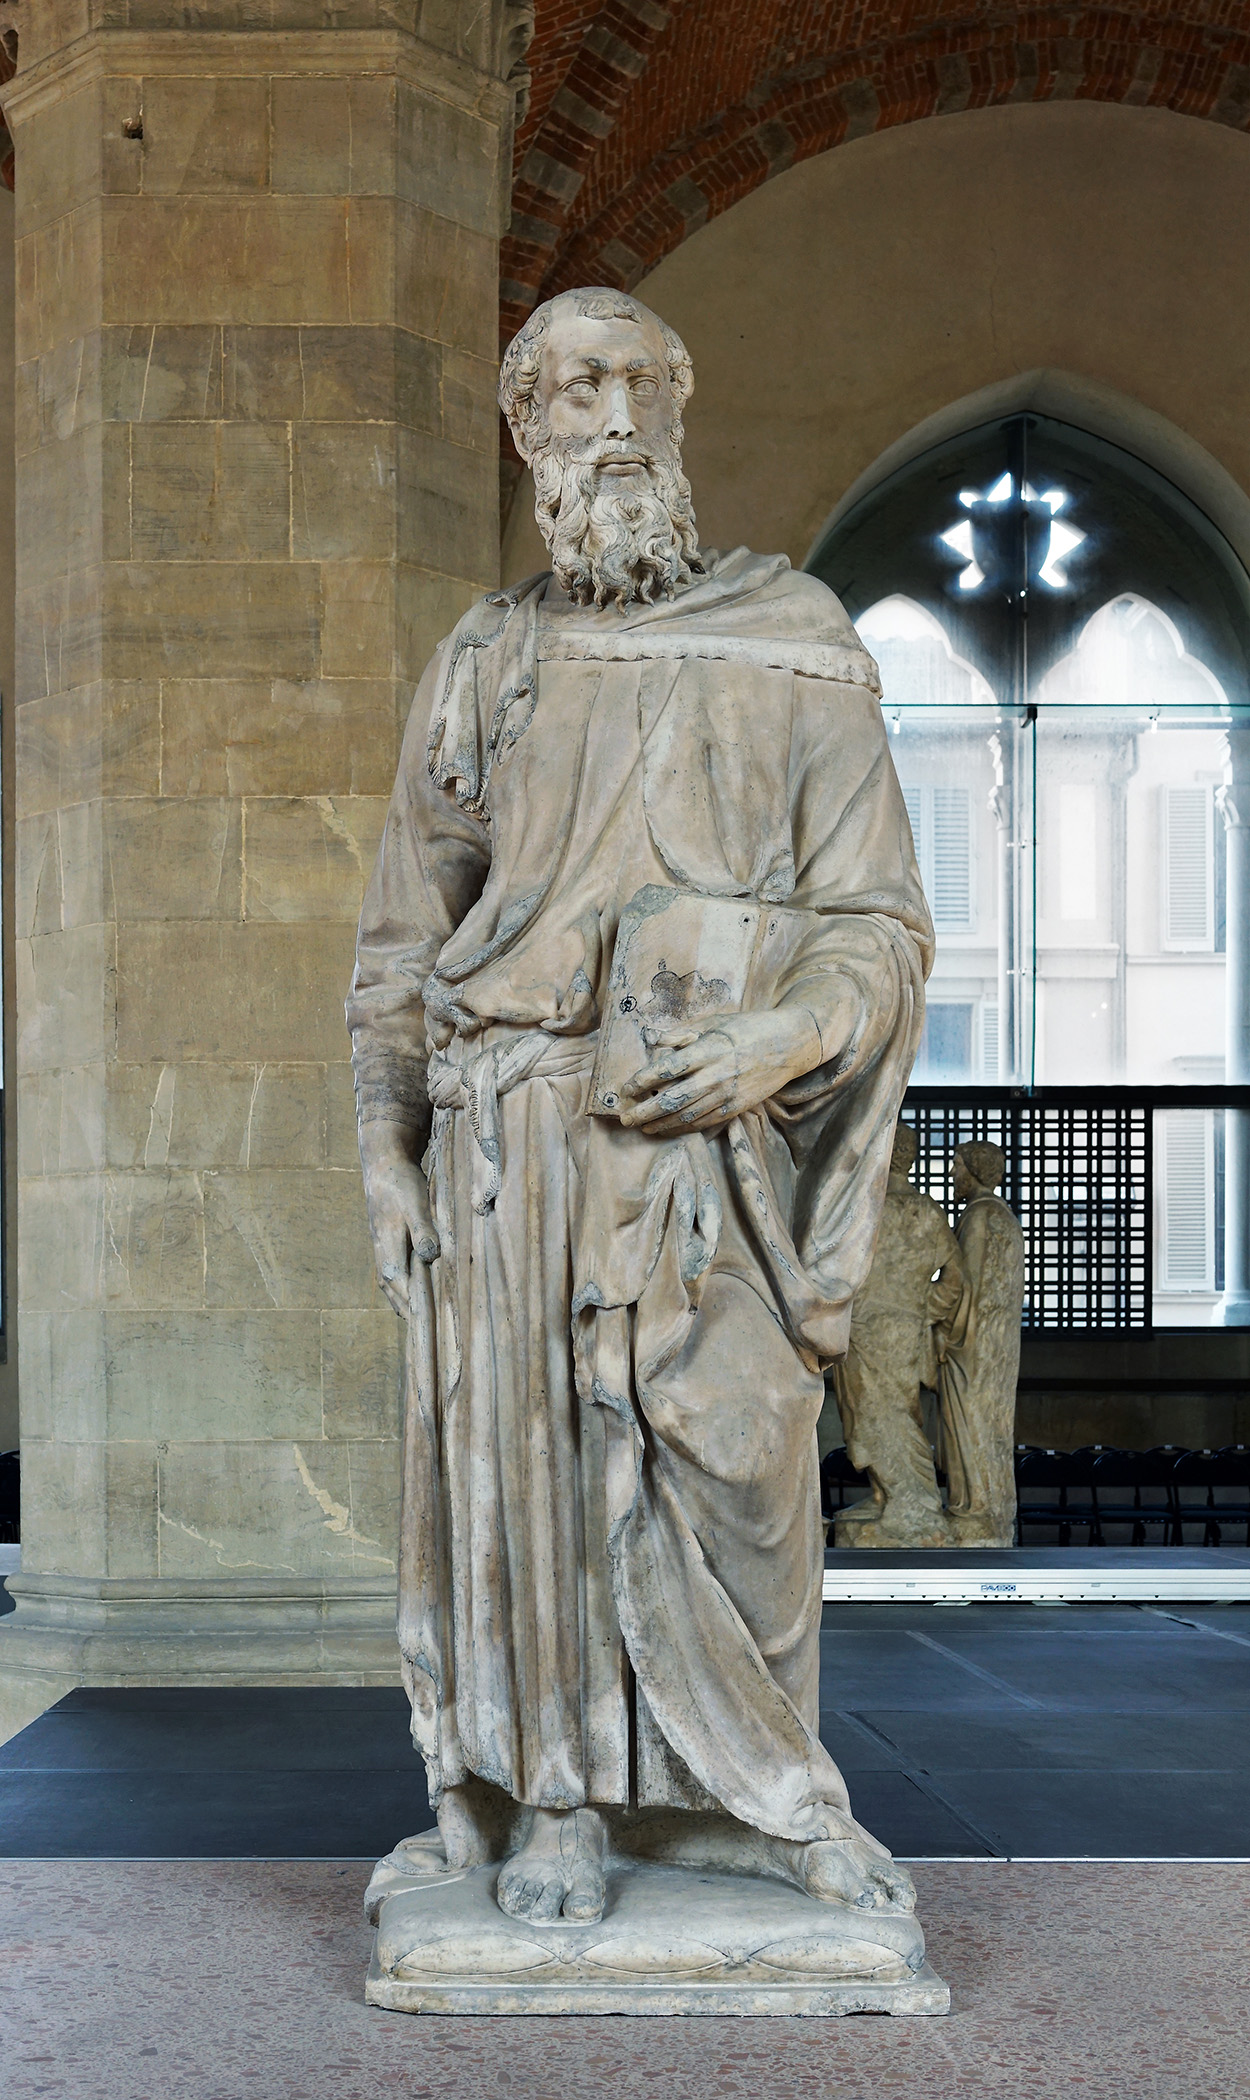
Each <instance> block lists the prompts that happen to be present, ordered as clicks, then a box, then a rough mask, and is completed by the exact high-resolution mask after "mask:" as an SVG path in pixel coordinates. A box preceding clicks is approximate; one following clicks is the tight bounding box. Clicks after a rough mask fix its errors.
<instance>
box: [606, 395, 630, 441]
mask: <svg viewBox="0 0 1250 2100" xmlns="http://www.w3.org/2000/svg"><path fill="white" fill-rule="evenodd" d="M603 434H604V436H605V437H610V438H627V437H632V436H633V434H634V419H633V417H632V416H631V414H630V412H629V395H628V393H627V392H626V390H625V388H624V387H623V386H614V387H613V389H612V393H611V398H610V399H609V402H608V420H607V424H606V425H605V427H604V432H603Z"/></svg>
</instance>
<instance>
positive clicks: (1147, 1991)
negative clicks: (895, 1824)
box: [0, 1860, 1250, 2100]
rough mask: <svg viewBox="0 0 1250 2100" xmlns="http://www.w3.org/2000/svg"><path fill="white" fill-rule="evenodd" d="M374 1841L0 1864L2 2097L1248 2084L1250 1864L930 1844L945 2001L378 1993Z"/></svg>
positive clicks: (517, 2098)
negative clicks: (874, 2004) (508, 2005)
mask: <svg viewBox="0 0 1250 2100" xmlns="http://www.w3.org/2000/svg"><path fill="white" fill-rule="evenodd" d="M367 1871H368V1870H367V1868H366V1867H365V1866H363V1865H362V1864H361V1863H360V1862H358V1861H351V1862H343V1863H337V1864H336V1863H334V1862H327V1861H317V1862H313V1861H287V1862H284V1863H278V1864H273V1865H265V1864H261V1863H249V1862H242V1861H217V1862H205V1861H197V1862H194V1863H189V1862H186V1861H172V1860H168V1861H142V1862H135V1861H128V1862H120V1861H119V1862H114V1863H110V1864H95V1863H92V1864H87V1863H82V1862H74V1863H70V1862H42V1861H41V1862H29V1863H22V1864H11V1865H8V1866H5V1867H4V1868H0V1962H2V1970H3V1976H4V1989H3V1991H2V1992H0V2052H2V2053H3V2058H2V2061H0V2087H2V2089H3V2091H4V2094H5V2100H32V2096H35V2095H48V2096H64V2100H171V2096H172V2100H379V2096H381V2095H389V2094H394V2095H396V2096H399V2100H435V2096H438V2100H496V2096H498V2100H569V2096H575V2100H609V2096H610V2100H644V2096H645V2100H712V2096H715V2100H735V2096H738V2095H742V2096H747V2100H1075V2096H1078V2095H1086V2094H1088V2095H1089V2096H1090V2100H1094V2096H1095V2095H1096V2096H1098V2100H1175V2096H1177V2095H1184V2096H1185V2100H1244V2096H1245V2095H1246V2093H1247V2091H1250V2021H1248V2019H1247V2012H1248V2010H1250V2008H1248V2007H1247V2002H1246V1928H1245V1918H1246V1911H1247V1904H1248V1902H1250V1867H1247V1866H1231V1865H1229V1866H1220V1865H1214V1864H1206V1865H1202V1866H1193V1865H1190V1866H1176V1865H1171V1864H1165V1863H1161V1862H1160V1863H1151V1864H1149V1865H1128V1864H1116V1865H1108V1864H1097V1865H1096V1864H1088V1863H1080V1864H1078V1863H1071V1864H1054V1863H1049V1864H1040V1863H1032V1864H1019V1863H1014V1862H1009V1861H1003V1860H981V1861H959V1862H943V1863H929V1864H926V1865H922V1866H918V1867H917V1869H916V1879H917V1882H918V1884H919V1890H920V1900H921V1904H922V1906H923V1911H924V1917H925V1921H926V1924H927V1926H928V1930H929V1941H930V1949H931V1954H932V1958H933V1961H934V1964H935V1966H936V1967H937V1968H938V1970H939V1971H940V1972H941V1974H942V1975H943V1976H945V1977H946V1978H947V1979H948V1981H949V1983H950V1985H951V1990H952V1995H953V2006H952V2011H951V2013H950V2016H949V2017H948V2018H945V2019H919V2020H889V2019H884V2018H880V2017H870V2016H863V2015H861V2016H859V2017H857V2018H854V2019H850V2020H845V2021H832V2020H810V2021H807V2020H793V2019H776V2020H761V2019H754V2020H727V2019H719V2018H716V2019H688V2020H656V2021H651V2020H622V2019H615V2020H613V2019H584V2020H572V2019H554V2020H513V2019H503V2020H471V2019H447V2020H440V2019H431V2018H421V2019H419V2018H411V2017H405V2016H403V2015H402V2014H394V2013H384V2012H374V2011H370V2010H369V2009H367V2008H366V2006H365V2005H364V2004H363V2002H362V1996H361V1992H362V1984H363V1978H364V1968H365V1961H366V1956H367V1953H368V1934H367V1932H366V1931H365V1929H364V1927H363V1926H362V1925H361V1923H360V1921H359V1920H360V1910H359V1904H360V1895H361V1891H362V1890H363V1888H364V1884H365V1879H366V1875H367Z"/></svg>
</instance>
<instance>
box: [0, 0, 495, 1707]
mask: <svg viewBox="0 0 1250 2100" xmlns="http://www.w3.org/2000/svg"><path fill="white" fill-rule="evenodd" d="M501 13H502V10H501V7H500V6H499V4H498V0H496V5H495V6H494V7H493V8H492V7H481V6H479V5H477V4H476V0H442V4H441V5H437V4H424V5H423V4H421V0H352V4H348V5H336V6H334V7H331V6H328V5H323V4H321V0H266V4H265V6H263V7H257V6H255V5H253V4H251V0H221V4H219V5H215V6H214V7H212V8H207V7H204V6H201V5H195V4H179V0H44V4H43V5H41V6H40V7H37V8H33V9H23V22H22V31H21V54H20V56H21V65H20V70H19V72H18V75H17V78H16V80H15V81H14V82H13V83H12V85H11V86H10V87H9V89H8V90H7V91H6V93H5V96H4V102H5V110H6V115H7V118H8V122H9V125H10V127H11V129H12V132H13V136H14V139H15V142H16V154H17V171H18V172H17V198H18V203H17V258H18V260H17V302H18V314H17V335H18V343H17V359H18V388H17V402H18V406H17V425H18V434H17V449H18V544H19V557H18V560H19V572H18V666H19V668H18V678H17V695H16V698H17V749H18V757H17V781H16V792H17V805H18V818H19V839H18V880H17V906H16V908H17V915H18V924H17V935H18V954H19V961H18V1018H19V1047H18V1072H19V1081H18V1084H19V1112H20V1119H21V1122H20V1141H19V1174H20V1249H21V1284H20V1308H21V1310H20V1335H21V1349H22V1356H21V1406H22V1446H23V1546H22V1574H21V1576H20V1577H19V1578H18V1579H17V1580H16V1581H15V1582H14V1583H13V1585H12V1587H13V1589H14V1591H15V1594H16V1596H17V1600H18V1608H17V1611H16V1613H15V1614H13V1615H11V1616H10V1617H9V1618H8V1619H7V1620H6V1621H5V1622H3V1626H2V1627H0V1678H2V1679H3V1681H4V1682H5V1683H7V1685H8V1687H9V1710H10V1717H11V1719H14V1718H16V1719H19V1720H20V1719H21V1718H22V1717H23V1716H24V1715H25V1714H26V1713H28V1712H30V1711H33V1710H35V1709H36V1708H37V1707H38V1705H40V1704H42V1703H45V1701H46V1699H47V1698H48V1697H52V1696H55V1695H56V1694H57V1692H58V1691H59V1689H60V1688H61V1687H62V1686H63V1685H65V1684H68V1683H70V1682H82V1681H87V1682H91V1683H109V1684H133V1683H145V1682H150V1683H171V1682H185V1681H189V1680H196V1679H198V1680H199V1681H217V1682H236V1683H237V1682H247V1681H249V1680H252V1681H256V1680H260V1681H266V1680H267V1681H287V1682H297V1681H307V1680H309V1679H315V1678H318V1677H324V1678H327V1679H330V1680H333V1681H337V1682H351V1681H378V1680H380V1679H382V1678H389V1677H390V1676H391V1675H392V1674H393V1662H394V1643H393V1634H392V1631H391V1622H392V1611H393V1605H392V1592H393V1580H394V1557H395V1543H394V1542H395V1532H396V1498H397V1490H398V1463H397V1447H396V1432H397V1386H396V1336H395V1331H394V1329H395V1323H394V1320H393V1317H392V1315H391V1314H390V1312H389V1311H388V1310H387V1308H386V1307H385V1305H384V1304H383V1302H382V1300H381V1298H380V1297H379V1295H378V1294H377V1291H376V1289H375V1286H374V1283H373V1279H372V1273H371V1263H370V1256H369V1249H368V1244H367V1235H366V1231H365V1223H364V1215H363V1204H362V1200H361V1193H360V1181H359V1171H358V1166H357V1161H356V1156H355V1139H354V1119H353V1104H352V1093H351V1083H350V1074H349V1067H348V1063H347V1055H348V1043H347V1038H346V1034H345V1030H344V1024H343V997H344V993H345V989H346V985H347V979H348V974H349V969H350V962H351V953H352V936H353V926H354V921H355V918H356V915H357V911H358V907H359V902H360V895H361V890H362V886H363V882H364V879H365V877H366V875H367V873H368V869H369V866H370V863H371V861H372V857H373V854H374V851H375V848H376V844H377V840H378V836H379V833H380V829H381V825H382V820H383V816H384V812H385V807H386V796H387V794H388V792H389V787H390V782H391V778H392V775H393V771H394V762H395V756H396V750H397V739H398V736H399V733H400V730H401V728H402V722H403V717H404V713H405V710H406V707H407V704H408V702H409V699H410V697H411V693H412V690H413V687H414V685H415V683H416V680H417V677H418V675H419V672H420V670H421V668H422V665H423V663H424V661H425V659H426V657H427V656H428V654H429V652H430V649H431V648H432V646H433V644H434V642H435V641H436V640H437V639H438V638H439V636H440V635H442V634H444V633H445V632H446V631H447V630H448V628H449V627H450V626H451V625H452V624H453V623H454V621H455V620H456V619H457V618H458V617H459V615H460V614H461V613H462V612H463V611H464V609H465V608H466V607H467V605H468V604H469V603H470V602H471V601H472V599H473V598H474V597H475V596H476V595H477V594H478V593H479V592H480V591H481V590H482V589H483V588H486V587H489V586H490V585H491V584H492V583H493V582H494V581H495V580H496V573H497V572H496V564H497V556H498V493H497V491H498V483H497V458H496V446H497V417H496V412H495V407H494V378H495V369H496V330H497V311H498V307H497V282H496V280H497V247H498V240H499V235H500V229H501V224H502V219H503V212H504V208H505V207H504V183H505V171H506V167H507V161H508V155H509V148H510V136H511V117H512V93H511V91H510V90H509V89H508V88H507V87H506V86H505V85H504V83H503V81H502V80H501V78H500V75H501V72H502V71H503V70H504V69H505V57H510V56H512V55H514V54H504V53H503V52H502V49H501V46H502V41H503V39H502V36H501V31H500V16H501ZM259 19H263V22H264V27H261V28H258V27H253V26H250V25H252V24H253V23H255V22H256V21H257V20H259ZM206 22H208V23H211V24H212V25H213V26H211V27H207V28H206V27H204V26H203V25H204V24H205V23H206ZM327 22H333V23H335V24H336V25H337V26H333V27H327V26H325V24H326V23H327ZM2 1718H3V1714H2V1713H0V1719H2Z"/></svg>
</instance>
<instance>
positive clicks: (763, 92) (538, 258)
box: [500, 0, 1250, 340]
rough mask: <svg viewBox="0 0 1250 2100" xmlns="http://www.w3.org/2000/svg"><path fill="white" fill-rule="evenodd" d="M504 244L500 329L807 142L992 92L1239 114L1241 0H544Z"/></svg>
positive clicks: (735, 196)
mask: <svg viewBox="0 0 1250 2100" xmlns="http://www.w3.org/2000/svg"><path fill="white" fill-rule="evenodd" d="M530 65H531V68H532V71H533V83H534V84H533V94H532V97H531V101H530V107H529V112H528V115H527V117H526V119H525V122H524V124H523V125H522V127H521V130H520V132H519V134H518V137H517V145H516V163H515V173H514V188H513V221H512V230H511V232H510V234H509V236H508V238H507V240H506V241H505V242H504V245H503V252H502V256H501V277H502V283H501V287H500V293H501V312H500V325H501V331H502V335H503V338H504V340H507V339H508V338H509V337H510V336H511V335H512V334H513V333H514V332H515V331H516V329H517V328H518V327H519V326H520V325H521V322H522V321H523V320H524V319H525V316H526V314H527V313H529V312H530V311H531V309H532V308H533V307H534V306H536V305H537V304H538V302H539V300H541V299H546V298H549V297H550V296H551V294H552V293H553V292H557V291H560V290H561V289H563V288H564V287H566V286H568V285H572V284H587V283H589V284H617V285H622V286H626V287H628V286H630V285H633V284H636V283H637V281H638V279H639V278H640V277H642V276H644V275H645V273H646V272H647V271H648V270H650V269H653V268H654V267H655V265H656V264H657V263H658V262H660V261H661V260H662V259H663V257H664V256H666V255H668V254H669V253H671V251H672V250H673V249H674V248H676V247H677V246H678V245H679V243H680V242H681V241H682V240H684V239H685V237H686V235H687V234H689V233H693V232H694V231H695V230H696V229H697V228H698V227H700V226H702V225H704V224H705V223H706V221H707V220H709V219H712V218H715V216H716V214H717V213H718V212H722V211H725V210H726V209H727V208H728V206H729V205H731V204H736V203H737V202H738V200H739V198H741V197H745V196H747V195H748V194H749V192H750V191H751V190H753V189H756V188H758V186H759V185H760V183H762V182H767V180H768V178H769V176H770V175H777V174H780V173H781V172H782V170H783V169H785V168H788V167H791V166H792V165H793V164H794V162H795V161H798V160H803V159H806V157H807V156H808V155H809V154H813V153H824V152H825V151H827V149H828V148H829V147H831V146H838V145H841V144H842V143H843V141H844V140H846V139H853V138H861V137H863V136H864V134H865V133H867V132H871V131H883V130H884V129H885V128H886V126H887V125H890V124H903V123H909V122H911V121H912V120H913V119H915V118H917V117H932V116H939V115H943V114H946V113H950V112H954V111H958V110H964V109H983V108H986V107H988V106H990V105H992V104H994V103H1000V102H1048V101H1066V100H1074V99H1076V100H1082V99H1083V100H1087V101H1097V102H1127V103H1131V104H1134V105H1137V106H1146V107H1149V108H1154V109H1171V110H1177V111H1179V112H1180V113H1181V114H1182V115H1185V116H1192V117H1210V118H1213V119H1214V120H1215V121H1216V122H1217V123H1221V124H1228V125H1231V126H1232V127H1233V128H1234V129H1235V130H1239V131H1244V130H1246V129H1247V128H1248V127H1250V0H1177V4H1175V5H1172V6H1119V7H1115V6H1108V7H1085V8H1061V7H1031V8H1026V7H1013V6H1010V5H992V4H991V5H975V4H970V0H962V4H960V0H945V4H944V0H664V4H659V0H608V4H607V5H606V6H603V7H596V6H595V5H594V4H593V0H537V19H536V28H535V36H534V42H533V45H532V47H531V51H530Z"/></svg>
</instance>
